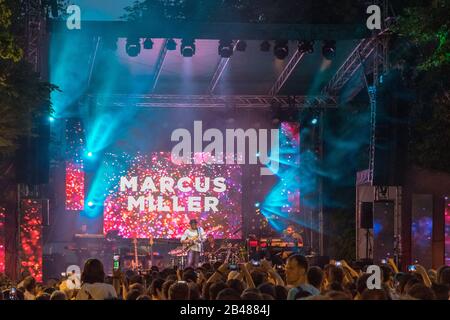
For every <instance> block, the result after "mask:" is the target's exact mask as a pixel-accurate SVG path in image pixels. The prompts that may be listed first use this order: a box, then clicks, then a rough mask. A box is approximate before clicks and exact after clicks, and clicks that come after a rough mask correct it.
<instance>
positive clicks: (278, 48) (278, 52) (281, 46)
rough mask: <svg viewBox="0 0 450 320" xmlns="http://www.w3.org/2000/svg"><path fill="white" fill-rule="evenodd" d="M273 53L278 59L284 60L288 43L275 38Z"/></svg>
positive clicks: (287, 53) (287, 50) (287, 51)
mask: <svg viewBox="0 0 450 320" xmlns="http://www.w3.org/2000/svg"><path fill="white" fill-rule="evenodd" d="M273 54H274V55H275V57H276V58H277V59H279V60H284V59H286V57H287V56H288V55H289V44H288V41H287V40H277V41H275V46H274V47H273Z"/></svg>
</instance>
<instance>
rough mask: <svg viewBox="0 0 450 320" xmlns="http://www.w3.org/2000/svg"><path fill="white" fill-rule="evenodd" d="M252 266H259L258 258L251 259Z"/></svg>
mask: <svg viewBox="0 0 450 320" xmlns="http://www.w3.org/2000/svg"><path fill="white" fill-rule="evenodd" d="M251 262H252V266H255V267H259V266H260V265H261V263H260V262H259V261H258V260H252V261H251Z"/></svg>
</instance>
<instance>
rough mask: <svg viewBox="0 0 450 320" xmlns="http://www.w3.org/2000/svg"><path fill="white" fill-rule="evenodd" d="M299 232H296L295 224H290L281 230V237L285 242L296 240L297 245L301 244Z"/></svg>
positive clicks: (301, 238) (301, 239)
mask: <svg viewBox="0 0 450 320" xmlns="http://www.w3.org/2000/svg"><path fill="white" fill-rule="evenodd" d="M301 232H302V231H300V232H298V231H297V230H296V228H295V226H294V225H292V224H291V225H289V226H288V227H287V228H286V229H285V230H284V231H283V239H284V241H286V242H298V244H299V245H300V244H301V245H303V237H302V235H301Z"/></svg>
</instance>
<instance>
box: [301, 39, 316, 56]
mask: <svg viewBox="0 0 450 320" xmlns="http://www.w3.org/2000/svg"><path fill="white" fill-rule="evenodd" d="M298 51H300V52H303V53H313V52H314V41H304V40H301V41H299V42H298Z"/></svg>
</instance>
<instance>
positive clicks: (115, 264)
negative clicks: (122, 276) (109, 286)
mask: <svg viewBox="0 0 450 320" xmlns="http://www.w3.org/2000/svg"><path fill="white" fill-rule="evenodd" d="M119 269H120V256H119V255H117V254H115V255H114V257H113V270H114V271H118V270H119Z"/></svg>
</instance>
